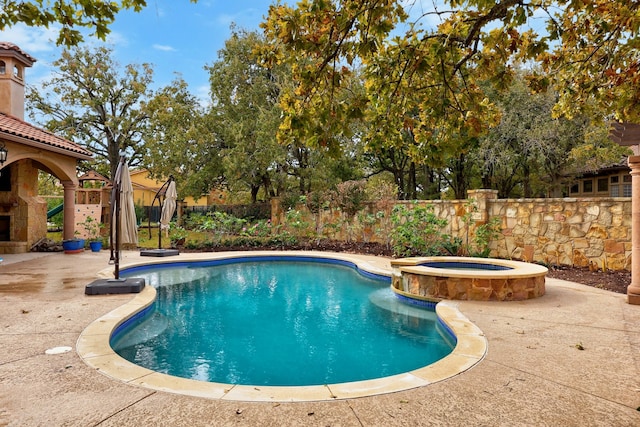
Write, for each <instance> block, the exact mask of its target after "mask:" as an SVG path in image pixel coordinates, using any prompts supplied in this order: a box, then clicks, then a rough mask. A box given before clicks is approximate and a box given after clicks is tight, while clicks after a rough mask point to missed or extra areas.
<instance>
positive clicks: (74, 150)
mask: <svg viewBox="0 0 640 427" xmlns="http://www.w3.org/2000/svg"><path fill="white" fill-rule="evenodd" d="M11 136H14V137H19V138H24V139H27V140H29V141H32V142H35V143H37V144H34V145H39V144H41V145H43V146H44V147H42V148H44V149H45V150H46V149H47V148H48V149H49V151H60V150H62V151H64V152H67V154H69V155H72V156H74V157H79V158H88V157H91V153H90V152H89V151H87V150H85V149H84V148H82V147H80V146H79V145H77V144H75V143H73V142H71V141H68V140H66V139H64V138H61V137H59V136H56V135H54V134H53V133H51V132H49V131H48V130H44V129H41V128H38V127H35V126H33V125H30V124H29V123H27V122H25V121H23V120H20V119H19V118H17V117H14V116H10V115H8V114H4V113H0V138H2V137H4V138H6V139H9V140H13V138H11ZM52 148H53V150H51V149H52Z"/></svg>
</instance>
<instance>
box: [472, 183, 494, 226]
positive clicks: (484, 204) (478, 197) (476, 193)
mask: <svg viewBox="0 0 640 427" xmlns="http://www.w3.org/2000/svg"><path fill="white" fill-rule="evenodd" d="M497 198H498V190H484V189H481V190H467V199H473V201H474V202H473V203H474V204H475V205H476V207H477V208H478V210H477V211H475V212H473V213H472V214H471V219H473V220H474V221H475V222H476V223H479V224H485V223H486V222H487V221H489V204H490V202H488V200H496V199H497Z"/></svg>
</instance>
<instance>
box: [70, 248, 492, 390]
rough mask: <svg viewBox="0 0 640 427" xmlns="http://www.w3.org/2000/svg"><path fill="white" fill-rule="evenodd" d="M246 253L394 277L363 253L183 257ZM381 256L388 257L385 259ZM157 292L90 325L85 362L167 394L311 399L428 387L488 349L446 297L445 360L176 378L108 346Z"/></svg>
mask: <svg viewBox="0 0 640 427" xmlns="http://www.w3.org/2000/svg"><path fill="white" fill-rule="evenodd" d="M183 255H184V256H183ZM247 256H250V257H273V256H286V257H292V256H293V257H301V258H303V257H307V258H309V257H314V258H324V259H334V260H340V261H344V262H349V263H353V264H355V265H356V266H357V268H358V269H360V270H363V271H365V272H368V273H371V274H377V275H384V276H388V277H390V276H391V267H390V266H387V265H386V264H388V262H389V260H387V259H384V258H379V259H378V262H373V261H372V259H373V258H374V257H360V256H357V255H350V254H335V253H331V254H327V253H320V252H304V251H299V252H298V251H296V252H292V251H259V252H237V253H231V254H230V253H225V254H221V255H218V254H216V253H207V254H204V255H203V254H181V258H180V259H179V261H180V262H183V261H206V260H226V259H233V258H246V257H247ZM382 260H384V261H385V262H384V263H383V262H381V261H382ZM175 262H176V259H175V258H174V259H165V258H151V259H145V260H140V261H135V262H131V263H128V264H126V265H123V266H121V268H122V269H127V268H131V267H135V266H142V265H151V264H164V263H175ZM112 274H113V270H112V269H105V270H102V271H100V272H99V276H101V277H112ZM155 297H156V290H155V288H153V287H152V286H145V287H144V289H143V290H142V291H141V292H140V293H139V294H136V295H135V296H134V297H133V298H132V299H131V300H130V301H129V302H127V303H125V304H124V305H122V306H120V307H118V308H116V309H114V310H112V311H111V312H109V313H107V314H105V315H104V316H102V317H100V318H98V319H96V320H95V321H93V322H92V323H91V324H89V325H88V326H87V327H86V328H85V329H84V330H83V331H82V333H81V334H80V336H79V338H78V340H77V342H76V351H77V353H78V355H79V356H80V358H81V359H82V360H83V361H84V363H86V364H87V365H88V366H90V367H91V368H93V369H95V370H96V371H98V372H100V373H102V374H103V375H106V376H107V377H110V378H112V379H115V380H119V381H122V382H125V383H127V384H130V385H134V386H139V387H143V388H147V389H152V390H157V391H164V392H168V393H174V394H181V395H187V396H195V397H203V398H208V399H220V400H233V401H262V402H309V401H323V400H339V399H351V398H358V397H367V396H374V395H379V394H386V393H393V392H398V391H404V390H409V389H412V388H417V387H423V386H427V385H429V384H433V383H436V382H440V381H443V380H446V379H448V378H451V377H454V376H457V375H459V374H461V373H463V372H465V371H467V370H469V369H471V368H472V367H473V366H475V365H476V364H477V363H479V362H480V361H481V360H482V359H483V358H484V357H485V355H486V353H487V340H486V338H485V336H484V333H483V332H482V331H481V330H480V328H478V327H477V326H476V325H475V324H473V323H472V322H471V321H470V320H469V319H468V318H467V317H466V316H465V315H464V314H462V313H461V312H460V310H459V309H458V304H457V303H456V302H453V301H441V302H439V303H437V305H436V314H437V315H438V317H439V318H440V320H441V321H442V322H443V323H444V324H445V325H446V326H447V327H448V328H449V329H450V330H451V331H452V332H453V333H454V334H455V336H456V339H457V343H456V346H455V348H454V349H453V351H452V352H451V354H449V355H448V356H446V357H444V358H443V359H441V360H439V361H437V362H435V363H432V364H430V365H427V366H424V367H422V368H418V369H415V370H413V371H410V372H406V373H403V374H398V375H393V376H389V377H383V378H376V379H372V380H365V381H355V382H347V383H338V384H327V385H317V386H294V387H273V386H253V385H234V384H224V383H214V382H205V381H198V380H192V379H187V378H180V377H174V376H171V375H167V374H162V373H159V372H155V371H152V370H150V369H147V368H143V367H141V366H138V365H135V364H133V363H131V362H129V361H127V360H125V359H123V358H122V357H120V356H119V355H118V354H116V353H115V352H114V351H113V349H112V348H111V346H110V345H109V340H110V337H111V334H112V333H113V332H114V331H115V330H116V329H117V328H118V327H119V326H120V325H121V324H122V323H123V322H125V321H126V320H127V319H129V318H131V317H132V316H134V315H135V314H136V313H139V312H141V311H143V310H144V309H146V308H147V307H149V306H150V305H152V304H153V303H154V301H155Z"/></svg>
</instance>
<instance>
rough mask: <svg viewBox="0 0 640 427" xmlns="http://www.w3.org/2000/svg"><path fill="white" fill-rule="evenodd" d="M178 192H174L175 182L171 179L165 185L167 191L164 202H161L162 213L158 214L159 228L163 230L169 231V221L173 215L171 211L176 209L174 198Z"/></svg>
mask: <svg viewBox="0 0 640 427" xmlns="http://www.w3.org/2000/svg"><path fill="white" fill-rule="evenodd" d="M177 197H178V194H177V192H176V182H175V181H173V180H171V181H170V182H169V186H168V187H167V192H166V193H165V195H164V202H163V203H162V214H161V215H160V230H165V232H166V233H167V234H168V233H169V222H170V221H171V218H172V217H173V213H174V212H175V210H176V199H177Z"/></svg>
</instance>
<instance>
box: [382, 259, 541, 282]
mask: <svg viewBox="0 0 640 427" xmlns="http://www.w3.org/2000/svg"><path fill="white" fill-rule="evenodd" d="M430 261H438V262H456V263H462V264H464V263H469V264H488V265H498V266H502V267H509V269H507V270H482V269H478V270H473V275H474V276H475V277H478V278H501V279H518V278H523V277H536V276H544V275H546V274H547V273H548V269H547V267H544V266H542V265H539V264H533V263H529V262H522V261H514V260H506V259H498V258H475V257H455V256H438V257H413V258H402V259H394V260H392V261H391V266H392V267H394V268H398V269H399V270H400V271H401V272H404V273H413V274H421V275H429V276H444V275H445V274H444V271H445V270H446V276H447V277H460V278H467V277H468V276H469V271H460V272H458V271H455V270H453V269H447V268H438V267H429V266H427V265H421V264H424V263H427V262H430Z"/></svg>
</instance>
